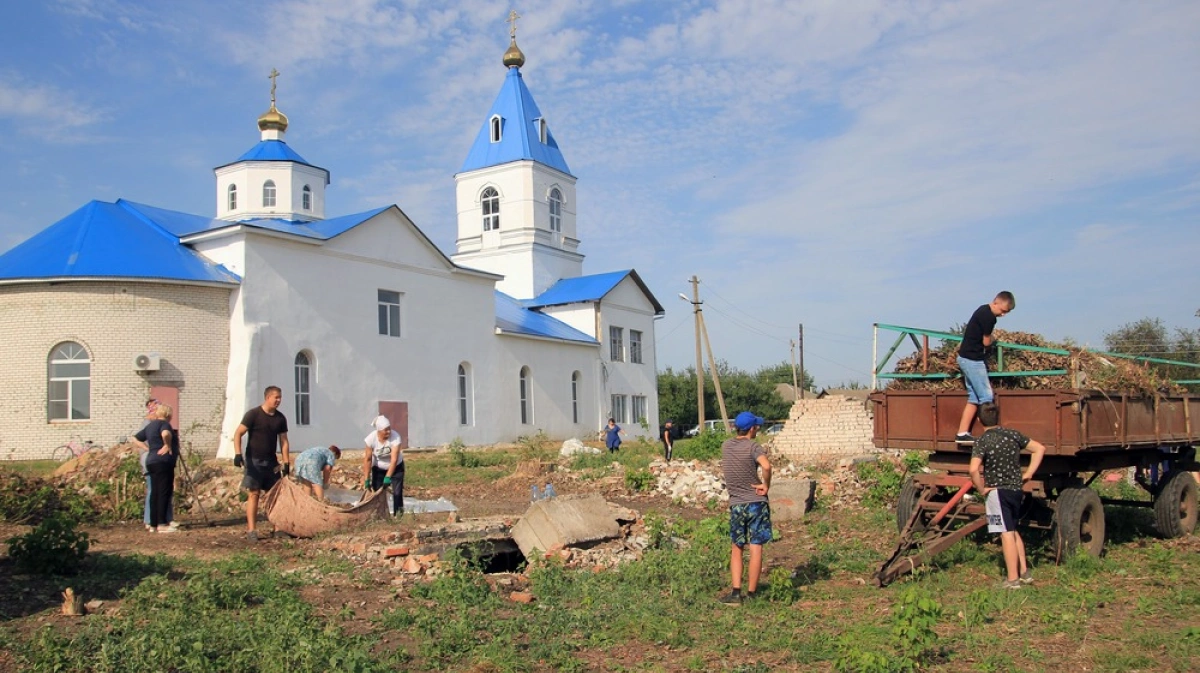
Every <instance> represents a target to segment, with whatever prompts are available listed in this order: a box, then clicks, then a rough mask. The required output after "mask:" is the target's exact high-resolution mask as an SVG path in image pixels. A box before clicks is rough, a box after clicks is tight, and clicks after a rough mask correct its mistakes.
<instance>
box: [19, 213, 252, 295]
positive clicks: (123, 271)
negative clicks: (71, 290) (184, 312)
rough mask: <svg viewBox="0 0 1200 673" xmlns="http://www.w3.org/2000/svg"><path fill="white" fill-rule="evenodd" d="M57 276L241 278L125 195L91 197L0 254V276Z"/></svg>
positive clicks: (234, 280)
mask: <svg viewBox="0 0 1200 673" xmlns="http://www.w3.org/2000/svg"><path fill="white" fill-rule="evenodd" d="M180 214H181V215H182V213H180ZM199 219H204V218H199ZM62 278H114V279H115V278H143V279H161V280H178V281H192V282H207V283H226V284H237V283H239V282H240V281H241V279H240V278H239V277H238V276H237V274H234V273H232V272H231V271H229V270H228V269H226V268H225V267H223V266H221V265H219V264H214V263H212V262H210V261H209V260H207V259H205V258H204V257H203V256H201V255H200V254H199V253H197V252H195V251H193V250H192V249H191V248H189V247H187V246H183V245H180V244H179V238H178V237H177V236H176V235H175V234H173V233H172V232H170V231H168V230H167V229H166V228H165V227H163V226H161V225H159V224H158V223H156V222H154V221H153V220H151V219H148V218H146V217H145V216H144V215H143V214H141V213H139V212H138V211H137V210H135V209H134V208H131V207H130V204H129V203H128V202H124V201H118V202H117V203H106V202H104V201H91V202H90V203H88V204H87V205H85V206H83V207H82V208H80V209H79V210H76V211H75V212H73V213H71V214H70V215H68V216H66V217H64V218H63V219H61V220H59V221H58V222H56V223H54V224H52V225H50V226H49V227H47V228H45V229H43V230H42V231H41V232H39V233H37V234H35V235H34V236H33V237H32V238H30V239H29V240H27V241H25V242H24V243H21V244H20V245H18V246H17V247H15V248H13V249H12V250H9V251H8V252H6V253H4V254H3V255H0V281H4V280H38V279H45V280H51V279H62Z"/></svg>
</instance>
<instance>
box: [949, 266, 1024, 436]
mask: <svg viewBox="0 0 1200 673" xmlns="http://www.w3.org/2000/svg"><path fill="white" fill-rule="evenodd" d="M1016 307H1017V300H1016V298H1015V297H1013V293H1011V292H1009V291H1007V290H1005V291H1004V292H1001V293H999V294H997V295H996V298H995V299H993V300H992V301H991V303H990V304H984V305H983V306H980V307H979V308H977V309H975V312H974V313H972V314H971V319H970V320H968V321H967V326H966V327H965V328H964V329H963V338H962V344H960V345H959V347H958V369H959V371H961V372H962V375H963V382H964V383H966V385H967V406H966V407H964V408H963V414H962V420H960V421H959V423H958V434H957V435H955V437H954V441H956V442H957V443H959V444H963V445H970V444H971V443H972V442H974V441H975V438H974V437H972V436H971V423H972V422H973V421H974V420H975V412H976V410H977V409H978V408H979V405H981V404H983V403H985V402H991V401H992V399H993V395H992V382H991V381H989V380H988V373H987V362H985V359H986V358H987V349H988V347H990V346H991V345H992V344H994V343H996V338H995V337H993V336H992V330H993V329H995V328H996V318H999V317H1000V316H1003V315H1008V314H1009V313H1010V312H1011V311H1012V310H1013V309H1014V308H1016Z"/></svg>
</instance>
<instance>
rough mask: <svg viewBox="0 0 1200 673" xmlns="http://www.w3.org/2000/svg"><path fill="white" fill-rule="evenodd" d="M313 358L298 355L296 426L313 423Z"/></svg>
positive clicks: (304, 353)
mask: <svg viewBox="0 0 1200 673" xmlns="http://www.w3.org/2000/svg"><path fill="white" fill-rule="evenodd" d="M311 412H312V357H311V356H310V355H309V354H308V353H306V352H304V351H300V352H299V353H296V425H309V424H311V423H312V416H311Z"/></svg>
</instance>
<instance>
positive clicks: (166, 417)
mask: <svg viewBox="0 0 1200 673" xmlns="http://www.w3.org/2000/svg"><path fill="white" fill-rule="evenodd" d="M133 442H134V444H137V446H138V448H140V449H144V450H145V451H146V472H147V473H149V475H150V493H151V494H152V497H151V499H150V527H149V528H147V530H148V531H149V532H151V533H174V532H175V531H176V528H175V527H174V526H168V525H167V521H168V516H169V513H170V508H171V498H172V496H173V495H174V492H175V462H176V460H177V459H178V458H179V434H178V433H176V432H175V430H174V429H172V428H171V407H170V406H169V405H166V404H158V405H156V407H155V409H154V420H153V421H150V422H149V423H147V424H146V427H144V428H142V429H141V430H138V431H137V434H135V435H134V436H133Z"/></svg>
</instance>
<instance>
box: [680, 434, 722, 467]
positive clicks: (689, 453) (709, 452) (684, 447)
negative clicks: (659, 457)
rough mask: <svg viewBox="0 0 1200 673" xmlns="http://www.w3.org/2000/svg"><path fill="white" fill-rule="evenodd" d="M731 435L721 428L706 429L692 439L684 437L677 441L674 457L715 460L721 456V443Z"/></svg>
mask: <svg viewBox="0 0 1200 673" xmlns="http://www.w3.org/2000/svg"><path fill="white" fill-rule="evenodd" d="M727 439H729V435H727V434H725V433H724V432H721V431H720V430H706V431H704V432H701V433H700V434H698V435H696V436H695V437H693V438H692V439H682V440H680V441H678V442H676V443H675V450H674V451H673V452H672V453H673V454H674V455H673V456H672V458H677V459H679V460H713V459H715V458H720V457H721V445H722V444H724V443H725V440H727Z"/></svg>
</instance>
